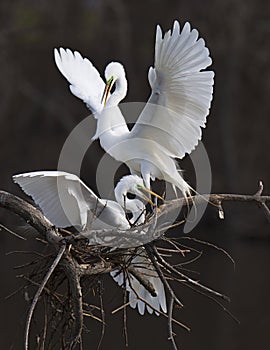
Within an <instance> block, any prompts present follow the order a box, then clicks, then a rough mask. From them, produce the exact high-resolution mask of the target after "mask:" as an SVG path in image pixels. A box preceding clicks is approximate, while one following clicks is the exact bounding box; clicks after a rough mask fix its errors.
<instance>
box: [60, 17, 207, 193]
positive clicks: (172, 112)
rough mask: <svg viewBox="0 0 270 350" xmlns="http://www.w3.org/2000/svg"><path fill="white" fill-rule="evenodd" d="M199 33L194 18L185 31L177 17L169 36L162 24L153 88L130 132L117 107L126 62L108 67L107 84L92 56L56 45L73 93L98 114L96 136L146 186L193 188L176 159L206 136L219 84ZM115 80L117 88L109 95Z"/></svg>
mask: <svg viewBox="0 0 270 350" xmlns="http://www.w3.org/2000/svg"><path fill="white" fill-rule="evenodd" d="M198 36H199V34H198V31H197V30H196V29H192V30H191V28H190V24H189V23H186V24H185V25H184V27H183V28H182V31H181V30H180V25H179V23H178V22H177V21H175V22H174V25H173V29H172V31H168V32H167V33H166V34H165V35H164V37H163V34H162V30H161V28H160V27H159V26H158V27H157V32H156V44H155V61H154V67H150V69H149V73H148V79H149V83H150V86H151V89H152V92H151V95H150V98H149V100H148V102H147V104H146V105H145V108H144V109H143V111H142V113H141V115H140V116H139V118H138V120H137V122H136V124H135V125H134V127H133V128H132V130H131V131H129V129H128V128H127V125H126V122H125V119H124V117H123V116H122V113H121V111H120V109H119V108H118V107H117V105H118V103H119V102H120V101H122V99H123V98H124V97H125V96H126V93H127V80H126V77H125V71H124V68H123V66H122V65H121V64H120V63H118V62H112V63H110V64H109V65H108V66H107V68H106V70H105V78H106V81H107V84H106V87H105V84H104V82H103V80H102V79H101V77H100V75H99V73H98V72H97V70H96V69H95V68H94V66H93V65H92V63H91V62H90V61H89V60H87V59H83V58H82V56H81V55H80V54H79V53H78V52H74V54H73V53H72V52H71V51H70V50H69V49H67V50H66V51H65V50H64V49H62V48H61V49H60V52H58V51H57V50H55V61H56V64H57V67H58V68H59V70H60V71H61V73H62V74H63V75H64V76H65V78H66V79H67V80H68V81H69V83H70V84H71V85H70V89H71V91H72V93H73V94H74V95H75V96H77V97H79V98H81V99H82V100H83V101H84V102H85V103H86V104H87V105H88V107H89V108H90V109H91V110H92V111H93V112H94V113H95V117H96V118H97V130H96V133H95V136H94V138H99V139H100V143H101V146H102V147H103V148H104V149H105V151H106V152H108V153H109V154H110V155H111V156H112V157H114V158H115V159H116V160H118V161H121V162H125V163H126V164H127V165H128V166H129V168H130V171H131V173H132V174H138V175H140V174H142V177H143V179H144V182H145V185H146V186H147V188H150V179H152V180H154V179H155V178H159V179H164V180H166V181H168V182H170V183H171V184H172V185H173V187H174V188H178V189H180V191H181V192H182V193H183V195H184V196H186V195H189V194H190V190H191V188H190V186H189V185H188V184H187V183H186V181H185V180H184V179H183V178H182V176H181V174H180V173H179V168H178V165H177V163H176V161H175V158H183V157H184V156H185V154H189V153H190V152H191V151H192V150H194V148H195V147H196V145H197V144H198V141H199V140H200V139H201V134H202V132H201V128H202V127H205V123H206V117H207V115H208V113H209V108H210V104H211V100H212V94H213V84H214V72H212V71H204V69H205V68H207V67H208V66H209V65H210V64H211V62H212V61H211V58H210V56H209V50H208V49H207V48H206V46H205V42H204V40H203V39H201V38H200V39H198ZM113 84H115V91H114V92H113V93H112V94H111V95H110V94H109V93H110V90H111V87H112V86H113ZM104 87H105V90H104ZM103 92H105V93H104V94H103ZM104 103H106V108H104Z"/></svg>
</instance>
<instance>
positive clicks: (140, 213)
mask: <svg viewBox="0 0 270 350" xmlns="http://www.w3.org/2000/svg"><path fill="white" fill-rule="evenodd" d="M115 198H116V200H117V202H118V203H119V204H120V205H121V207H122V208H123V209H124V210H125V211H126V212H127V213H128V212H131V213H132V218H131V219H130V222H131V224H134V223H136V224H138V225H139V224H141V223H143V222H144V221H145V214H144V209H145V206H144V204H143V203H142V202H141V201H140V200H139V199H128V198H127V196H126V195H124V194H123V192H122V191H115Z"/></svg>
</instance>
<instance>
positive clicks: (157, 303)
mask: <svg viewBox="0 0 270 350" xmlns="http://www.w3.org/2000/svg"><path fill="white" fill-rule="evenodd" d="M13 180H14V182H15V183H17V184H18V185H20V187H21V188H22V189H23V191H24V192H25V193H26V194H28V195H29V196H31V197H32V198H33V200H34V202H35V203H36V204H37V205H38V206H39V207H40V209H41V210H42V212H43V214H44V215H45V216H46V217H47V218H48V219H49V220H50V221H51V222H52V224H54V225H55V226H57V227H60V228H64V227H69V226H74V227H77V228H78V229H79V230H80V231H82V233H83V232H86V237H87V236H88V235H89V234H91V230H100V229H106V228H116V229H122V230H127V229H129V228H130V224H136V225H139V224H141V223H143V222H144V221H145V204H144V203H143V201H142V200H146V201H148V202H150V203H151V200H150V199H149V197H148V196H147V194H148V193H150V194H152V195H155V196H157V197H159V196H158V195H157V194H155V193H154V192H152V191H151V190H149V189H147V188H146V187H145V186H144V183H143V180H142V178H140V177H138V176H137V175H128V176H124V177H123V178H122V179H121V180H120V181H119V182H118V184H117V186H116V187H115V190H114V192H115V197H116V200H117V202H116V201H113V200H107V199H100V198H99V197H98V196H97V195H96V194H95V193H94V192H93V191H92V190H91V189H90V188H89V187H87V186H86V185H85V184H84V183H83V181H82V180H80V179H79V178H78V177H77V176H76V175H74V174H70V173H66V172H62V171H36V172H30V173H23V174H18V175H14V176H13ZM129 193H131V194H133V195H136V196H137V197H139V198H140V199H142V200H140V199H138V198H133V199H129V196H128V194H129ZM160 198H161V197H160ZM151 204H153V203H151ZM126 211H128V212H131V214H132V217H131V218H130V219H129V220H128V219H127V217H126ZM89 232H90V233H89ZM130 264H131V265H132V266H134V267H135V268H136V270H138V271H139V272H140V273H141V274H144V275H146V278H147V280H149V282H150V283H151V284H152V286H153V287H154V290H155V292H156V296H152V295H151V294H150V292H149V291H148V290H146V289H145V288H144V287H143V286H142V285H141V284H140V282H139V281H137V280H136V278H134V277H133V276H131V277H130V279H129V280H127V281H126V286H127V290H128V291H129V299H130V305H131V307H133V308H136V306H137V305H138V310H139V312H140V314H144V310H145V303H144V302H143V301H142V300H139V299H138V298H137V296H139V298H143V300H145V301H146V308H147V310H148V312H149V313H152V312H153V309H152V308H151V307H149V305H152V306H153V308H154V309H155V310H157V311H159V310H161V309H162V310H163V312H166V311H167V308H166V297H165V292H164V286H163V283H162V281H161V280H160V278H159V276H158V274H157V272H156V271H155V269H154V267H153V265H152V263H151V262H150V260H149V259H148V257H147V255H146V253H145V251H144V249H143V248H139V252H138V255H137V256H135V257H134V258H133V259H132V260H131V262H130ZM111 275H112V277H113V278H114V279H115V281H116V282H117V283H118V284H120V281H124V275H123V273H122V272H119V271H118V270H115V271H113V272H112V273H111ZM136 294H137V295H136ZM147 304H148V305H147Z"/></svg>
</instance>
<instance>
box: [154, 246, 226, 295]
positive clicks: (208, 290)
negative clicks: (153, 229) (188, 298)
mask: <svg viewBox="0 0 270 350" xmlns="http://www.w3.org/2000/svg"><path fill="white" fill-rule="evenodd" d="M152 249H153V253H154V256H155V257H156V258H157V261H158V262H159V263H160V264H161V265H162V266H163V267H164V268H165V269H167V270H168V271H170V272H172V273H174V274H175V275H177V276H179V277H180V278H181V279H183V280H185V281H186V282H188V283H190V284H191V285H193V286H195V287H197V288H199V289H201V290H203V291H204V292H206V293H210V294H213V295H215V296H216V297H219V298H222V299H224V300H226V301H230V298H229V297H227V296H226V295H224V294H221V293H219V292H216V291H215V290H213V289H211V288H209V287H206V286H204V285H203V284H201V283H199V282H197V281H194V280H193V279H191V278H190V277H188V276H186V275H185V274H183V273H182V272H180V271H179V270H177V269H175V268H174V267H173V266H171V265H170V264H169V263H167V261H165V260H164V259H163V258H162V257H161V256H160V254H159V253H158V251H157V249H156V247H155V246H153V247H152Z"/></svg>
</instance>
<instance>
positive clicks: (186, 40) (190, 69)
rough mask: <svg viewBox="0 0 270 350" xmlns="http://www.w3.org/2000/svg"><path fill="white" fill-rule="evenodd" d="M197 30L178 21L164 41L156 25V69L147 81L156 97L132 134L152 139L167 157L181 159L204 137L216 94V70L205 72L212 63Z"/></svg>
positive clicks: (153, 69)
mask: <svg viewBox="0 0 270 350" xmlns="http://www.w3.org/2000/svg"><path fill="white" fill-rule="evenodd" d="M198 35H199V33H198V31H197V30H196V29H192V30H191V28H190V24H189V23H186V24H185V25H184V27H183V29H182V31H181V32H180V25H179V23H178V22H177V21H175V22H174V26H173V30H172V32H171V31H168V32H167V33H166V34H165V36H164V37H163V34H162V31H161V28H160V27H159V26H158V27H157V32H156V45H155V65H154V68H153V67H150V69H149V74H148V79H149V83H150V85H151V88H152V94H151V96H150V98H149V100H148V103H147V105H146V106H145V108H144V110H143V111H142V113H141V115H140V117H139V118H138V121H137V123H136V124H135V126H134V127H133V129H132V136H133V137H138V138H146V139H152V140H154V141H156V142H157V143H158V144H160V145H161V146H163V147H164V148H165V150H166V152H167V154H168V155H170V156H172V157H177V158H182V157H184V156H185V154H186V153H190V152H191V151H192V150H193V149H194V148H195V146H196V145H197V144H198V141H199V140H200V139H201V133H202V132H201V128H202V127H205V124H206V117H207V115H208V113H209V108H210V104H211V100H212V94H213V84H214V72H212V71H202V70H203V69H205V68H207V67H208V66H209V65H210V64H211V62H212V60H211V58H210V57H209V50H208V49H207V48H206V47H205V42H204V40H203V39H202V38H200V39H198Z"/></svg>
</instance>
